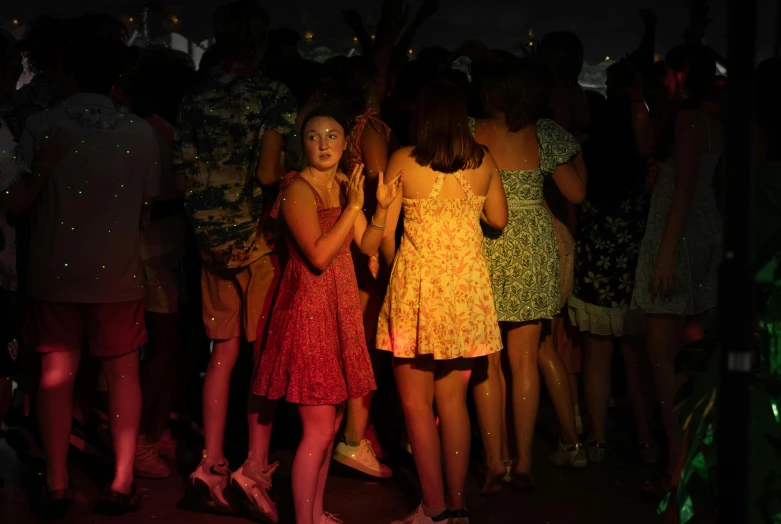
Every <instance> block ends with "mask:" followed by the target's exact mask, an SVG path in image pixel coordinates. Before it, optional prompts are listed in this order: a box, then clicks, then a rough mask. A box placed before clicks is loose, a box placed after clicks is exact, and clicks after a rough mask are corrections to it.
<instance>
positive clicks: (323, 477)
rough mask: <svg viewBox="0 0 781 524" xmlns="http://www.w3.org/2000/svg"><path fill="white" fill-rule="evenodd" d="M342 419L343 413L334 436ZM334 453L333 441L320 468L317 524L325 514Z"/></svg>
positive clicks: (314, 514)
mask: <svg viewBox="0 0 781 524" xmlns="http://www.w3.org/2000/svg"><path fill="white" fill-rule="evenodd" d="M337 411H338V410H337ZM342 417H343V414H342V413H338V414H337V416H336V421H335V423H334V434H336V432H337V431H339V426H341V425H342ZM333 451H334V443H333V441H331V445H330V446H329V447H328V451H326V453H325V460H324V461H323V465H322V466H320V476H319V477H318V479H317V495H315V507H314V512H313V514H312V520H313V522H314V523H315V524H317V523H318V522H320V518H321V517H322V516H323V513H324V512H325V510H324V509H323V499H324V498H325V483H326V481H327V480H328V470H329V468H330V466H331V460H330V457H331V454H332V453H333Z"/></svg>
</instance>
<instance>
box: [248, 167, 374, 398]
mask: <svg viewBox="0 0 781 524" xmlns="http://www.w3.org/2000/svg"><path fill="white" fill-rule="evenodd" d="M299 179H300V180H304V179H303V178H301V175H300V174H299V173H296V172H292V173H289V174H288V175H287V176H286V177H285V178H284V179H283V180H282V184H281V187H280V194H279V196H278V197H277V201H276V203H275V204H274V207H273V208H272V210H271V216H272V217H273V218H278V217H279V208H280V204H281V201H282V198H283V195H284V190H285V189H286V188H288V187H290V185H291V184H292V183H293V182H295V181H296V180H299ZM304 181H305V180H304ZM305 182H306V181H305ZM307 185H309V183H307ZM309 188H310V189H311V190H312V194H313V196H314V198H315V201H316V202H317V215H318V218H319V219H320V227H321V229H322V231H323V232H324V233H325V232H327V231H328V230H329V229H331V228H332V227H333V225H334V224H335V223H336V221H337V220H338V219H339V216H340V215H341V214H342V208H341V207H332V208H326V207H325V204H324V203H323V199H322V198H320V195H319V194H318V193H317V191H316V190H315V188H314V187H312V186H311V185H309ZM352 238H353V237H352V233H351V234H350V235H349V236H348V238H347V239H346V240H345V242H344V245H343V246H342V247H341V249H340V250H339V253H338V254H337V255H336V256H335V257H334V258H333V260H331V263H330V264H329V265H328V267H326V268H325V270H324V271H323V272H322V273H321V272H318V271H317V270H315V269H313V268H312V267H311V266H310V265H309V263H308V262H307V261H306V260H305V259H304V258H302V255H301V253H300V250H299V248H298V246H297V245H296V243H295V240H294V239H293V237H292V235H291V234H290V232H289V231H286V232H285V241H286V244H287V248H288V254H289V259H288V261H287V265H286V266H285V271H284V274H283V275H282V281H281V282H280V285H279V292H278V294H277V299H276V303H275V304H274V309H273V313H272V314H271V321H270V323H269V331H268V340H267V342H266V347H265V349H264V350H263V352H262V354H261V357H260V360H259V362H258V364H257V367H256V372H255V381H254V384H253V387H252V391H253V393H254V394H256V395H260V396H264V397H267V398H269V399H271V400H274V399H279V398H284V399H285V400H287V401H288V402H291V403H293V404H301V405H307V406H320V405H335V404H340V403H341V402H344V401H345V400H347V399H350V398H361V397H363V396H364V395H366V394H367V393H369V392H370V391H372V390H374V389H376V385H375V382H374V374H373V372H372V365H371V361H370V360H369V352H368V350H367V349H366V340H365V338H364V332H363V320H362V316H361V306H360V302H359V299H358V285H357V283H356V280H355V271H354V269H353V260H352V256H351V255H350V244H351V242H352Z"/></svg>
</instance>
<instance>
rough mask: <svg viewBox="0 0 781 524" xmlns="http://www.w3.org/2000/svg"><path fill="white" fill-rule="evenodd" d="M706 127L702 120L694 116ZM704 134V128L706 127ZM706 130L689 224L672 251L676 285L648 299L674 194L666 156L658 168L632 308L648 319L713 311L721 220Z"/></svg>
mask: <svg viewBox="0 0 781 524" xmlns="http://www.w3.org/2000/svg"><path fill="white" fill-rule="evenodd" d="M700 115H701V116H702V118H703V120H705V122H706V125H707V118H706V117H705V115H703V114H700ZM708 130H710V127H708ZM712 149H713V147H712V143H711V137H710V131H708V152H706V153H704V154H703V155H702V159H701V161H700V171H699V174H698V178H697V192H696V194H695V195H694V200H693V201H692V207H691V211H690V213H689V220H688V222H687V223H686V228H685V229H684V233H683V237H682V238H681V240H680V242H679V243H678V247H677V248H676V250H675V268H676V271H677V273H678V277H679V279H680V281H681V287H680V288H679V289H678V291H676V292H675V293H674V294H672V295H670V296H668V297H664V298H661V297H652V296H651V277H652V275H653V269H654V264H656V256H657V254H658V252H659V247H660V246H661V243H662V237H663V236H664V228H665V226H666V225H667V215H668V213H669V210H670V203H671V202H672V199H673V193H674V192H675V166H674V158H673V157H671V158H669V159H668V160H666V161H665V162H662V163H660V164H659V170H660V173H659V180H658V181H657V183H656V185H655V186H654V190H653V194H652V196H651V208H650V211H649V213H648V224H647V227H646V230H645V237H644V238H643V243H642V245H641V246H640V255H639V258H638V263H637V271H636V274H635V280H636V282H637V284H636V285H635V290H634V294H633V296H632V307H633V308H639V309H641V310H642V311H643V312H644V313H648V314H653V315H677V316H682V317H684V316H691V315H696V314H699V313H704V312H705V311H708V310H710V309H713V308H715V307H716V303H717V298H718V270H719V263H720V261H721V254H722V253H721V238H722V237H721V218H720V215H719V209H718V205H717V203H716V196H715V195H714V193H713V175H714V174H715V172H716V168H717V166H718V164H719V159H720V158H721V151H713V150H712Z"/></svg>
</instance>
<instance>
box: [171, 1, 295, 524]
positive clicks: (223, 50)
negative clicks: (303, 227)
mask: <svg viewBox="0 0 781 524" xmlns="http://www.w3.org/2000/svg"><path fill="white" fill-rule="evenodd" d="M267 28H268V15H267V14H266V13H265V11H264V10H263V9H262V8H261V7H260V6H259V5H258V3H257V0H238V1H236V2H233V3H231V4H227V5H224V6H222V7H220V8H219V9H218V10H217V12H216V13H215V14H214V34H215V37H216V40H217V45H218V46H219V49H218V51H217V52H218V53H219V54H220V58H221V59H222V61H221V63H220V65H219V68H218V69H219V70H217V71H214V73H213V74H211V75H210V77H209V80H207V81H206V82H205V83H204V84H203V85H201V86H200V87H198V88H197V89H195V90H194V91H193V92H191V93H189V94H188V95H187V96H186V97H185V98H184V100H183V102H182V105H181V107H180V109H179V117H178V125H177V128H178V129H177V135H176V140H175V144H174V174H175V176H176V177H178V178H179V181H180V182H182V181H183V182H184V190H185V208H186V211H187V214H188V215H189V217H190V219H191V222H192V226H193V228H194V230H195V236H196V240H197V242H198V246H199V248H200V252H201V256H202V258H203V262H204V264H203V270H202V272H201V290H202V292H203V306H202V314H203V321H204V325H205V328H206V334H207V335H208V336H209V338H211V339H212V340H213V341H214V345H213V350H212V356H211V360H210V362H209V367H208V368H207V371H206V377H205V379H204V385H203V419H204V443H205V449H204V451H203V457H202V461H201V463H200V464H199V465H198V467H197V468H196V470H195V471H194V472H193V473H192V474H191V475H190V486H191V487H192V488H193V489H194V491H195V493H196V494H202V495H203V494H208V495H206V500H204V503H206V504H207V505H208V506H211V507H212V508H213V507H214V506H217V507H219V508H220V509H221V510H223V511H228V512H230V511H232V510H235V509H236V508H234V507H232V506H231V505H230V504H229V502H228V500H227V499H226V498H225V496H224V494H223V493H224V492H225V490H226V489H227V487H228V481H229V479H232V480H233V484H234V485H235V486H241V489H242V490H243V491H244V492H245V494H246V496H247V502H248V504H249V508H250V510H251V512H252V513H253V515H255V516H256V517H258V518H261V519H264V521H271V522H277V520H278V517H277V511H276V506H275V505H274V502H273V501H272V500H271V498H270V497H269V495H268V492H267V489H268V487H270V482H271V481H270V479H271V473H272V472H273V467H272V468H269V465H268V444H269V437H270V434H271V421H270V420H269V421H268V423H267V424H266V425H265V426H264V427H261V426H260V423H259V422H256V421H257V420H259V415H260V414H261V412H262V413H263V414H264V417H263V419H264V420H265V419H267V418H269V417H267V416H266V415H268V414H271V417H270V418H272V419H273V406H270V405H268V406H267V405H266V404H265V403H264V400H263V399H261V398H260V397H255V396H251V397H250V401H249V407H248V410H249V414H248V415H249V417H250V419H251V420H252V422H251V423H250V424H249V426H250V432H249V433H250V435H249V455H248V458H247V461H246V462H245V463H244V464H243V465H242V466H241V467H240V468H239V469H238V470H236V471H235V472H233V473H232V474H230V472H229V470H228V462H227V460H225V455H224V454H223V440H224V432H225V419H226V415H227V408H228V396H229V395H228V392H229V384H230V379H231V372H232V370H233V366H234V365H235V363H236V359H237V357H238V354H239V348H240V343H241V340H242V338H243V339H245V340H246V341H247V342H255V341H256V340H258V341H260V340H263V332H264V329H265V324H266V319H267V318H268V317H269V304H270V302H271V299H272V298H273V296H274V294H275V291H276V286H277V283H278V280H279V279H278V277H279V275H280V273H281V271H280V265H279V263H278V261H277V259H276V256H275V254H274V246H273V244H271V243H270V242H268V241H267V240H266V237H265V235H264V233H263V232H262V231H261V227H260V226H261V217H262V210H263V203H264V196H265V195H264V190H263V187H264V186H273V185H275V184H276V183H277V182H278V181H279V180H280V179H281V178H282V176H283V175H284V170H283V167H282V164H281V153H282V146H283V143H284V139H285V136H287V135H289V134H291V133H292V132H293V126H294V123H295V119H296V101H295V98H294V97H293V95H292V94H291V92H290V91H289V90H288V89H287V87H285V86H284V85H282V84H281V83H279V82H276V81H273V80H271V79H270V78H268V77H267V76H265V75H264V74H262V73H261V72H260V71H259V70H258V68H259V65H260V63H261V60H262V57H263V52H264V51H265V40H266V35H267V31H268V29H267ZM254 347H255V359H256V360H257V358H258V356H259V351H260V344H259V343H255V345H254Z"/></svg>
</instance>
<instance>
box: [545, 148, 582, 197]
mask: <svg viewBox="0 0 781 524" xmlns="http://www.w3.org/2000/svg"><path fill="white" fill-rule="evenodd" d="M552 176H553V181H554V182H555V183H556V186H557V187H558V188H559V191H561V194H562V195H563V196H564V198H566V199H567V201H569V202H572V203H573V204H580V203H581V202H583V200H585V198H586V184H587V182H588V173H587V171H586V164H585V162H583V153H582V152H581V153H578V156H576V157H575V158H573V159H572V160H570V161H569V162H567V163H566V164H561V165H560V166H559V167H557V168H556V171H554V172H553V175H552Z"/></svg>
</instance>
